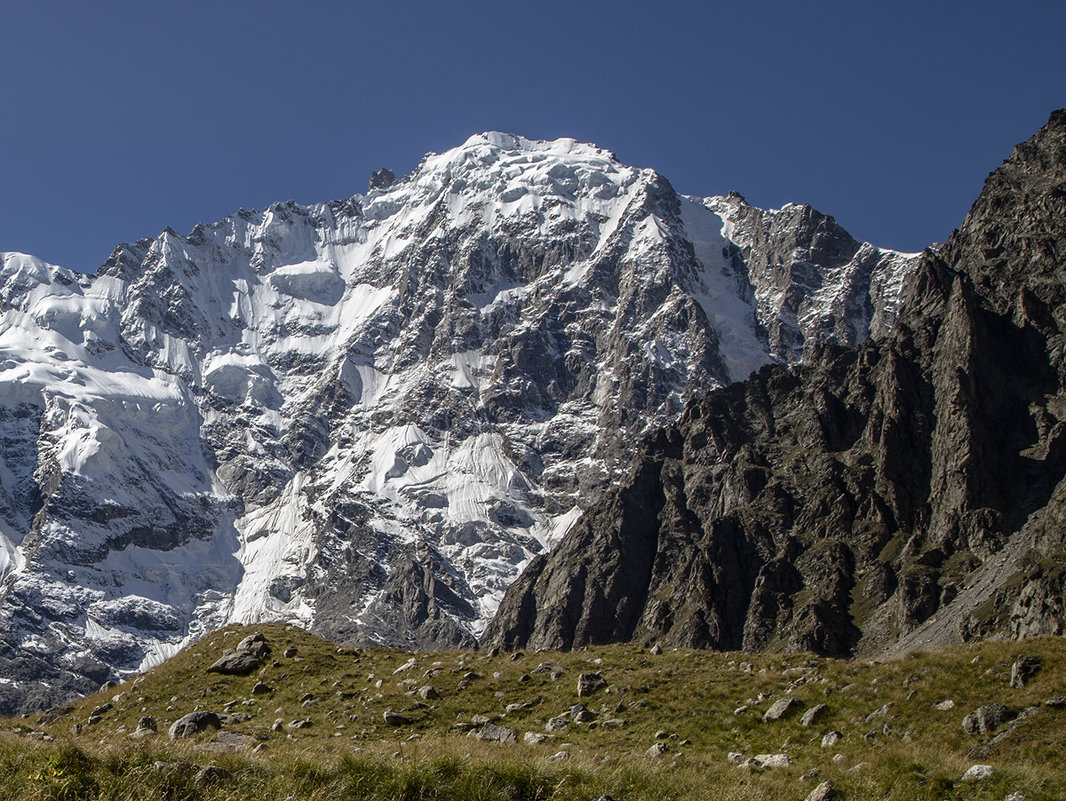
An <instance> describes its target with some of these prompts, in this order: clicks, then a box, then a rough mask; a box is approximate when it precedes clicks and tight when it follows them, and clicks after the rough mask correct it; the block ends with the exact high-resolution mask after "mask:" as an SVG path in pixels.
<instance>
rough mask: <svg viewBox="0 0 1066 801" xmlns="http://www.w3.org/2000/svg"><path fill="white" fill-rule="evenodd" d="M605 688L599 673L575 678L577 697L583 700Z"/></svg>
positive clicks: (585, 674)
mask: <svg viewBox="0 0 1066 801" xmlns="http://www.w3.org/2000/svg"><path fill="white" fill-rule="evenodd" d="M606 686H607V681H606V680H605V679H604V678H603V676H601V675H600V674H599V673H581V674H579V675H578V677H577V697H578V698H584V697H585V696H587V695H592V694H593V693H594V692H596V691H597V690H602V689H603V688H604V687H606Z"/></svg>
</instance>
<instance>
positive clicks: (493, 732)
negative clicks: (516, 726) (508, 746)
mask: <svg viewBox="0 0 1066 801" xmlns="http://www.w3.org/2000/svg"><path fill="white" fill-rule="evenodd" d="M476 737H477V738H478V739H479V740H487V741H488V742H491V743H514V742H517V741H518V738H517V737H516V736H515V733H514V732H513V731H511V730H510V729H505V728H504V727H503V726H497V725H496V724H495V723H486V724H485V725H484V726H482V727H481V730H480V731H479V732H478V733H477V735H476Z"/></svg>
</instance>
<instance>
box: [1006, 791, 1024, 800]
mask: <svg viewBox="0 0 1066 801" xmlns="http://www.w3.org/2000/svg"><path fill="white" fill-rule="evenodd" d="M1003 801H1026V798H1025V793H1017V792H1015V793H1010V794H1009V795H1005V796H1003Z"/></svg>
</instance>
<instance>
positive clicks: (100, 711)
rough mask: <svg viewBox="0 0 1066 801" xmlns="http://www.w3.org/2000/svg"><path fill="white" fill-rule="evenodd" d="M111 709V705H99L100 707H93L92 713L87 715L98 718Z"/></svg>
mask: <svg viewBox="0 0 1066 801" xmlns="http://www.w3.org/2000/svg"><path fill="white" fill-rule="evenodd" d="M109 709H111V704H100V706H96V707H93V711H92V712H90V713H89V717H91V718H98V717H100V716H101V715H103V714H104V713H105V712H107V711H108V710H109Z"/></svg>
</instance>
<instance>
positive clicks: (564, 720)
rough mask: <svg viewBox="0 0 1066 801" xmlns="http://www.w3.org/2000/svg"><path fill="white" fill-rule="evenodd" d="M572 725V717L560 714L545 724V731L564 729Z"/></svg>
mask: <svg viewBox="0 0 1066 801" xmlns="http://www.w3.org/2000/svg"><path fill="white" fill-rule="evenodd" d="M569 725H570V718H568V717H566V716H565V715H559V716H558V717H554V718H549V719H548V722H547V723H545V724H544V730H545V731H562V730H563V729H565V728H566V727H567V726H569Z"/></svg>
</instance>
